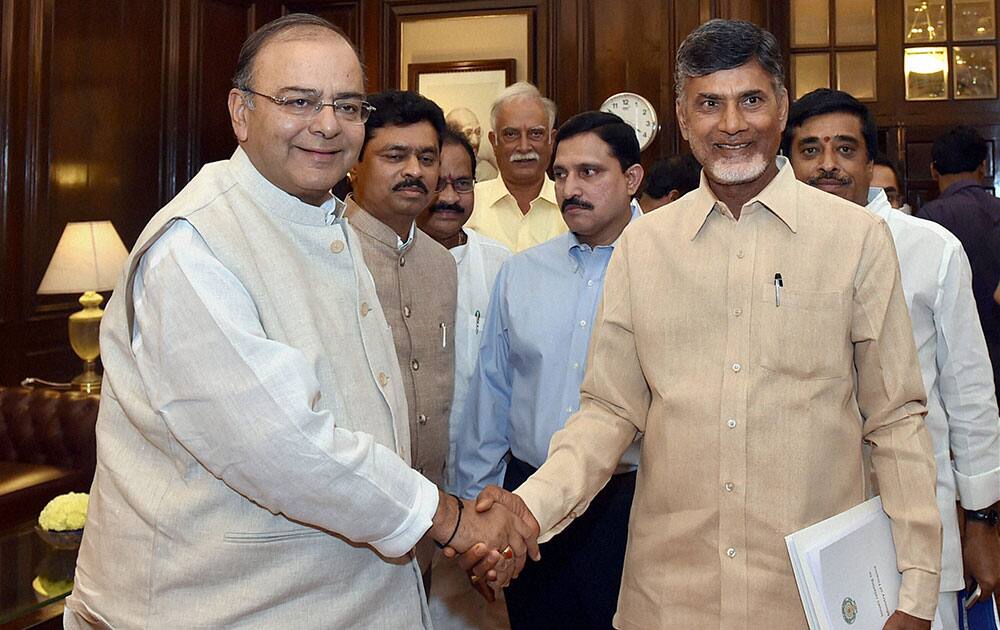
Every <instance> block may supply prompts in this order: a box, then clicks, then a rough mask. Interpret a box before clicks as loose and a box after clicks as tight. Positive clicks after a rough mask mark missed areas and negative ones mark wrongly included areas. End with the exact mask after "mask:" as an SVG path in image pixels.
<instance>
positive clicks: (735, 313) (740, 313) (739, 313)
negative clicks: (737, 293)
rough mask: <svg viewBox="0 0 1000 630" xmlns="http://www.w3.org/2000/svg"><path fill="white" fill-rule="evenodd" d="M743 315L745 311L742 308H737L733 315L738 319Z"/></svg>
mask: <svg viewBox="0 0 1000 630" xmlns="http://www.w3.org/2000/svg"><path fill="white" fill-rule="evenodd" d="M742 314H743V309H742V308H737V309H734V310H733V315H735V316H736V317H739V316H740V315H742Z"/></svg>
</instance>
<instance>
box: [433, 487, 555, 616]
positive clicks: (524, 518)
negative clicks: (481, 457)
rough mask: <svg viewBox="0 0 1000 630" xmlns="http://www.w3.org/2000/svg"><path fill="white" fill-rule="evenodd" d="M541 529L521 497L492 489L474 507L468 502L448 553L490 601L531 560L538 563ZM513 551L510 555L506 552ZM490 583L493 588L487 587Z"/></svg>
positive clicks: (446, 551) (488, 488) (446, 550)
mask: <svg viewBox="0 0 1000 630" xmlns="http://www.w3.org/2000/svg"><path fill="white" fill-rule="evenodd" d="M538 534H539V527H538V522H537V521H536V520H535V517H534V516H533V515H532V514H531V511H530V510H528V507H527V506H526V505H525V504H524V502H523V501H522V500H521V498H520V497H518V496H517V495H515V494H512V493H510V492H507V491H506V490H503V489H502V488H499V487H497V486H488V487H487V488H486V489H485V490H483V491H482V492H481V493H480V494H479V497H478V498H477V499H476V502H475V504H474V505H473V504H472V502H471V501H468V502H466V504H465V509H464V514H463V515H462V520H461V523H460V525H459V528H458V531H456V532H455V537H454V538H453V539H452V541H451V542H450V543H449V544H448V546H447V547H446V548H445V550H444V554H445V556H446V557H448V558H454V557H456V556H457V557H458V563H459V566H461V567H462V569H464V570H465V571H466V572H468V573H469V577H470V579H471V580H472V583H473V585H474V586H475V588H476V590H477V591H479V593H480V594H481V595H482V596H483V597H485V598H486V599H487V600H488V601H493V600H494V599H495V592H494V590H493V589H494V588H496V589H497V590H499V589H501V588H503V587H505V586H507V584H509V583H510V581H511V580H512V579H514V578H516V577H517V576H518V575H519V574H520V573H521V569H523V568H524V564H525V562H526V561H527V557H528V556H530V557H531V559H532V560H535V561H538V560H540V559H541V553H540V551H539V549H538ZM508 547H509V548H510V552H508V553H507V554H504V553H503V552H504V551H505V550H506V549H507V548H508ZM486 582H490V583H491V584H492V585H493V587H491V586H490V585H487V584H486Z"/></svg>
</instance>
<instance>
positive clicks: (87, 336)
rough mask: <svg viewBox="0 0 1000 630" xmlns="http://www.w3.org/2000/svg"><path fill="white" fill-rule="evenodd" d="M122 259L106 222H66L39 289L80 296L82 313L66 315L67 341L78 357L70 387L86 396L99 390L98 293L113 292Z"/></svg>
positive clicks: (121, 250) (120, 247)
mask: <svg viewBox="0 0 1000 630" xmlns="http://www.w3.org/2000/svg"><path fill="white" fill-rule="evenodd" d="M126 258H128V251H126V249H125V245H124V243H122V239H121V237H120V236H118V232H116V231H115V226H113V225H111V221H84V222H80V223H67V224H66V229H65V230H63V233H62V236H60V237H59V244H58V245H56V251H55V253H54V254H52V260H51V261H50V262H49V267H48V269H46V270H45V276H44V277H43V278H42V284H41V285H40V286H39V287H38V293H39V294H40V295H44V294H57V293H81V292H82V293H83V296H82V297H81V298H80V304H81V305H82V306H83V310H81V311H77V312H76V313H73V314H72V315H70V316H69V343H70V345H71V346H73V351H74V352H76V354H77V356H78V357H80V358H81V359H83V372H82V373H81V374H79V375H78V376H77V377H76V378H74V379H73V386H74V387H76V388H77V389H79V390H82V391H85V392H88V393H89V392H99V391H101V375H100V374H98V373H97V359H98V358H99V357H100V356H101V346H100V328H101V317H102V316H103V315H104V311H103V310H102V309H101V302H103V301H104V298H103V297H101V295H100V294H99V293H97V292H98V291H109V290H111V289H113V288H115V284H116V283H117V282H118V277H119V275H120V274H121V271H122V265H123V264H124V262H125V259H126Z"/></svg>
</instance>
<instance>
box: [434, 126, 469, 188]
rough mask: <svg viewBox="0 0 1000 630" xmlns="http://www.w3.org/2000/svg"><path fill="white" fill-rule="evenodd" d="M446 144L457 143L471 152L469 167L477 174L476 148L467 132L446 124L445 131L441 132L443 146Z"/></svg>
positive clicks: (467, 151)
mask: <svg viewBox="0 0 1000 630" xmlns="http://www.w3.org/2000/svg"><path fill="white" fill-rule="evenodd" d="M446 144H457V145H458V146H460V147H462V148H463V149H465V152H466V153H468V154H469V168H470V169H471V170H472V174H473V176H474V175H475V174H476V150H475V149H473V148H472V143H471V142H469V139H468V138H466V137H465V134H464V133H462V132H461V131H459V130H458V129H456V128H454V127H452V126H451V125H448V126H446V127H445V128H444V132H442V133H441V146H442V147H443V146H444V145H446Z"/></svg>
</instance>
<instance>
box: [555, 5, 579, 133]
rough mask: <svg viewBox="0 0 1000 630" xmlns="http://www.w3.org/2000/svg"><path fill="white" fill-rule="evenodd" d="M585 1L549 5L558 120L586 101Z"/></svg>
mask: <svg viewBox="0 0 1000 630" xmlns="http://www.w3.org/2000/svg"><path fill="white" fill-rule="evenodd" d="M586 2H587V0H559V1H558V2H555V3H553V6H552V11H553V15H552V25H553V29H552V31H553V32H552V43H553V45H552V57H551V61H552V69H553V71H552V91H551V92H550V93H549V97H550V98H551V99H552V100H554V101H555V102H556V105H557V106H558V108H559V119H560V120H565V119H566V118H568V116H569V115H572V114H573V113H575V112H578V111H581V109H582V108H583V104H584V103H585V102H586V101H587V90H588V81H587V77H588V74H587V73H586V72H585V71H584V69H585V68H587V67H588V63H587V54H586V48H587V46H586V41H587V31H588V29H587V27H586V25H585V24H584V20H583V19H582V15H584V13H583V11H584V7H583V5H584V4H585V3H586Z"/></svg>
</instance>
